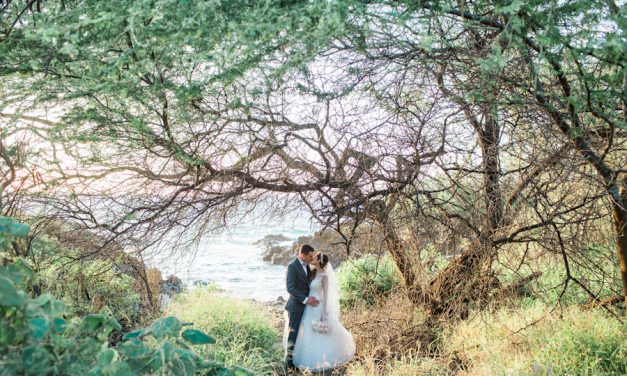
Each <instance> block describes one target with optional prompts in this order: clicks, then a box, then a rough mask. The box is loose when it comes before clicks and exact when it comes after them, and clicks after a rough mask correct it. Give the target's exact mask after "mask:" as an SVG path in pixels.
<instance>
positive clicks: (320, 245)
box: [255, 229, 382, 267]
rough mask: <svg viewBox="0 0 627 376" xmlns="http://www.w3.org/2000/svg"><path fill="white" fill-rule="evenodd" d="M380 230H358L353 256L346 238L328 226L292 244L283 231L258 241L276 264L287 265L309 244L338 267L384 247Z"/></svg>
mask: <svg viewBox="0 0 627 376" xmlns="http://www.w3.org/2000/svg"><path fill="white" fill-rule="evenodd" d="M381 240H382V239H381V237H380V235H379V234H378V233H376V232H375V233H373V232H372V231H369V232H368V233H366V232H362V233H358V234H357V236H355V238H354V239H353V241H352V243H351V248H350V250H351V253H350V255H349V254H348V252H347V251H346V247H345V244H344V239H343V238H342V237H341V236H340V235H339V234H338V233H337V232H336V231H334V230H332V229H325V230H322V231H318V232H316V233H314V234H313V235H311V236H300V237H298V239H296V241H294V242H293V243H292V244H291V245H289V244H285V243H286V242H287V241H289V239H288V238H286V237H285V236H283V235H281V234H272V235H267V236H265V237H264V238H263V239H261V240H258V241H257V242H255V244H256V245H258V246H261V247H263V248H265V251H264V253H263V260H264V261H267V262H269V263H272V264H275V265H287V264H289V263H290V261H292V260H293V259H294V257H296V256H297V255H298V252H299V250H300V248H301V247H302V245H303V244H309V245H311V246H312V247H314V249H315V250H316V251H322V252H324V253H326V254H327V255H328V256H329V258H330V259H331V262H332V263H333V265H334V266H335V267H337V266H338V265H340V264H341V263H342V262H343V261H344V260H346V259H347V258H348V257H349V256H350V257H360V256H363V255H365V254H370V253H379V252H380V251H381V250H380V249H379V248H378V247H376V246H375V245H376V244H381Z"/></svg>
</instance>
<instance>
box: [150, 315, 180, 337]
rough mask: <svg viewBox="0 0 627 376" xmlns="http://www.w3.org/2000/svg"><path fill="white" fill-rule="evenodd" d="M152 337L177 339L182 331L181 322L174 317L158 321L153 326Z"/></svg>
mask: <svg viewBox="0 0 627 376" xmlns="http://www.w3.org/2000/svg"><path fill="white" fill-rule="evenodd" d="M151 329H152V335H153V336H154V337H155V338H157V339H160V338H164V337H168V336H169V337H176V336H178V334H179V332H180V331H181V322H180V321H179V320H178V319H177V318H176V317H174V316H168V317H163V318H160V319H158V320H157V321H155V322H154V324H152V327H151Z"/></svg>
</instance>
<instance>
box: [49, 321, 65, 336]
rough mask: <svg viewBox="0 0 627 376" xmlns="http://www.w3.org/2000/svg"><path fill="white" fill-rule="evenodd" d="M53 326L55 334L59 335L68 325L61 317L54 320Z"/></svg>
mask: <svg viewBox="0 0 627 376" xmlns="http://www.w3.org/2000/svg"><path fill="white" fill-rule="evenodd" d="M52 326H53V328H54V332H55V333H57V334H59V333H63V332H64V331H65V328H66V327H67V323H66V322H65V320H64V319H62V318H61V317H55V318H54V319H53V320H52Z"/></svg>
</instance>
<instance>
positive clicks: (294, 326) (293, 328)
mask: <svg viewBox="0 0 627 376" xmlns="http://www.w3.org/2000/svg"><path fill="white" fill-rule="evenodd" d="M287 317H288V318H289V329H290V331H289V333H288V335H287V355H286V358H285V360H286V361H287V365H288V366H292V365H293V363H292V354H293V352H294V344H295V343H296V337H298V328H299V327H300V320H301V319H302V318H303V312H290V311H287Z"/></svg>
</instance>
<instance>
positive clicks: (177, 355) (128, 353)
mask: <svg viewBox="0 0 627 376" xmlns="http://www.w3.org/2000/svg"><path fill="white" fill-rule="evenodd" d="M2 230H3V231H4V233H5V235H7V233H8V232H9V231H10V227H5V228H3V229H2ZM25 235H26V233H18V234H14V235H13V236H15V237H23V236H25ZM31 277H32V270H31V269H30V268H29V266H28V265H27V263H26V262H25V261H24V260H22V259H18V260H16V261H15V262H13V263H10V264H8V265H6V266H2V267H0V294H1V296H0V329H1V330H0V365H1V367H0V375H7V376H8V375H15V374H36V375H40V374H48V375H137V374H168V375H170V374H172V375H193V374H195V372H197V371H200V370H202V372H204V373H205V374H209V375H214V374H215V375H251V374H252V372H250V371H247V370H245V369H243V368H241V367H232V368H225V367H223V366H222V365H221V364H219V363H216V362H214V361H208V360H205V359H204V358H202V357H201V356H200V355H198V354H197V353H196V352H194V351H193V350H192V348H191V347H190V346H189V345H188V344H187V343H186V341H187V342H188V343H190V344H210V343H213V342H215V340H214V339H213V338H212V337H210V336H208V335H206V334H204V333H203V332H200V331H197V330H193V329H187V330H185V331H183V332H182V333H181V330H182V327H183V325H184V324H183V323H182V322H180V321H179V320H178V319H177V318H175V317H164V318H161V319H159V320H157V321H155V322H154V323H153V324H152V325H151V326H150V327H148V328H145V329H141V330H138V331H136V332H132V333H128V334H127V335H126V336H125V338H124V341H123V342H120V343H119V344H118V345H117V346H115V347H112V346H110V344H109V335H110V334H111V332H112V331H119V330H121V329H122V327H121V325H120V324H119V323H118V321H117V320H116V319H115V318H114V317H112V316H110V315H106V314H89V315H86V316H84V317H82V318H79V317H72V316H71V315H67V313H66V311H65V304H63V302H62V301H60V300H57V299H55V298H54V297H53V296H52V295H51V294H49V293H46V294H43V295H40V296H38V297H36V298H30V297H29V296H28V295H27V294H26V293H25V292H24V291H22V290H21V289H20V286H19V284H20V283H23V282H24V281H25V280H26V279H28V278H31Z"/></svg>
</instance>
